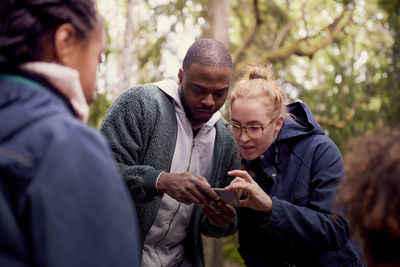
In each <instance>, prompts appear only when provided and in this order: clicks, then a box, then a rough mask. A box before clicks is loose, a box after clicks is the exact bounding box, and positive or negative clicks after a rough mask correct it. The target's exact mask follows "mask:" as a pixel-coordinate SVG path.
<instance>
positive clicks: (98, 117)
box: [88, 94, 111, 128]
mask: <svg viewBox="0 0 400 267" xmlns="http://www.w3.org/2000/svg"><path fill="white" fill-rule="evenodd" d="M110 105H111V101H109V100H108V99H107V94H98V95H97V98H96V100H95V101H94V102H93V103H92V104H91V105H90V112H89V120H88V124H89V125H91V126H93V127H95V128H98V127H99V126H100V124H101V122H102V120H103V118H104V115H105V114H106V112H107V109H108V107H109V106H110Z"/></svg>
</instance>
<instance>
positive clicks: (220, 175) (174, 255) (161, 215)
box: [101, 39, 239, 267]
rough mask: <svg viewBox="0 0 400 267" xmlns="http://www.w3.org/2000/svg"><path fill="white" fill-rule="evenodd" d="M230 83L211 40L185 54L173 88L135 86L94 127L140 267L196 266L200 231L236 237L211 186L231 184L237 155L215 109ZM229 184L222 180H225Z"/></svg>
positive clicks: (225, 61) (222, 50)
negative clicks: (125, 202) (129, 208)
mask: <svg viewBox="0 0 400 267" xmlns="http://www.w3.org/2000/svg"><path fill="white" fill-rule="evenodd" d="M231 78H232V58H231V55H230V53H229V50H228V49H227V48H226V47H225V46H224V45H223V44H222V43H220V42H218V41H216V40H213V39H200V40H197V41H196V42H194V43H193V44H192V45H191V46H190V48H189V49H188V51H187V53H186V55H185V58H184V60H183V65H182V69H180V70H179V72H178V80H179V83H176V82H175V81H172V80H164V81H161V82H158V83H155V84H145V85H138V86H134V87H132V88H131V89H129V90H127V91H126V92H125V93H123V94H122V95H121V96H120V97H119V98H118V99H117V100H116V101H115V102H114V103H113V104H112V106H111V107H110V109H109V110H108V112H107V114H106V116H105V118H104V121H103V123H102V125H101V131H102V132H103V133H104V135H105V136H106V137H107V138H108V140H109V142H110V144H111V147H112V150H113V151H114V154H115V157H116V159H117V161H118V165H119V169H120V171H121V173H122V175H123V177H124V178H125V181H126V183H127V185H128V187H129V190H130V191H131V195H132V198H133V199H134V201H135V203H136V208H137V212H138V215H139V222H140V229H141V234H142V244H143V256H142V266H151V267H153V266H203V265H204V262H203V256H202V244H201V236H200V233H202V234H204V235H207V236H212V237H222V236H227V235H229V234H232V233H234V232H235V231H236V211H235V209H234V208H233V207H231V206H229V205H226V204H224V203H222V202H221V201H219V198H218V195H217V194H216V193H215V192H214V191H213V190H212V189H211V187H224V186H226V185H228V184H229V181H230V180H231V179H230V177H229V176H228V175H227V171H229V170H232V169H233V168H234V167H235V166H236V165H237V164H238V163H239V157H238V149H237V146H236V145H235V141H234V140H233V138H232V137H231V136H230V135H229V134H228V133H227V132H226V130H225V127H224V124H225V123H226V121H225V120H224V119H223V118H222V116H221V114H220V112H219V109H220V108H221V106H222V105H223V104H224V102H225V99H226V96H227V94H228V90H229V87H230V82H231ZM228 179H229V180H228Z"/></svg>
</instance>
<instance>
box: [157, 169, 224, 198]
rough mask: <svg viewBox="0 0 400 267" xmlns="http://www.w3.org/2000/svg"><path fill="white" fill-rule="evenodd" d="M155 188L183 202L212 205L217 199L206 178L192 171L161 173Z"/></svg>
mask: <svg viewBox="0 0 400 267" xmlns="http://www.w3.org/2000/svg"><path fill="white" fill-rule="evenodd" d="M157 189H158V190H160V191H161V192H163V193H166V194H168V195H169V196H170V197H172V198H174V199H176V200H177V201H179V202H182V203H184V204H191V203H195V204H199V205H200V204H203V205H212V204H214V203H215V201H216V200H218V199H219V196H218V194H217V193H215V192H214V190H212V189H211V186H210V184H209V183H208V182H207V179H206V178H204V177H202V176H199V175H195V174H193V173H189V172H185V173H165V172H164V173H162V174H161V175H160V178H159V179H158V182H157Z"/></svg>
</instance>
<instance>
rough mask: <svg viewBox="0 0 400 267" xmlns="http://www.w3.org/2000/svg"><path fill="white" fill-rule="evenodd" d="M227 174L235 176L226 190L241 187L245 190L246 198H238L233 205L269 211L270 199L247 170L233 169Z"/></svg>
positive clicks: (270, 209)
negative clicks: (236, 202)
mask: <svg viewBox="0 0 400 267" xmlns="http://www.w3.org/2000/svg"><path fill="white" fill-rule="evenodd" d="M228 175H229V176H237V177H236V178H235V179H234V180H233V181H232V182H231V183H230V184H229V185H228V186H227V187H225V189H226V190H228V191H231V190H237V189H242V190H244V191H246V192H247V198H246V199H243V200H240V202H239V204H237V205H232V206H235V207H249V208H252V209H254V210H259V211H265V212H267V213H271V211H272V199H271V197H270V196H268V195H267V193H265V192H264V190H262V189H261V187H260V186H259V185H258V184H257V183H256V182H255V181H254V180H253V178H251V176H250V174H249V173H248V172H247V171H241V170H234V171H230V172H228Z"/></svg>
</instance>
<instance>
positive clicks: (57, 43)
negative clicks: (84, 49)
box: [54, 23, 78, 66]
mask: <svg viewBox="0 0 400 267" xmlns="http://www.w3.org/2000/svg"><path fill="white" fill-rule="evenodd" d="M77 41H78V40H77V32H76V29H75V27H74V26H72V25H71V24H70V23H65V24H62V25H61V26H60V27H58V29H57V30H56V32H55V34H54V53H55V59H56V61H57V62H58V63H60V64H62V65H66V66H68V64H69V62H70V60H71V56H72V53H73V52H74V50H75V48H76V45H77Z"/></svg>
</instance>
